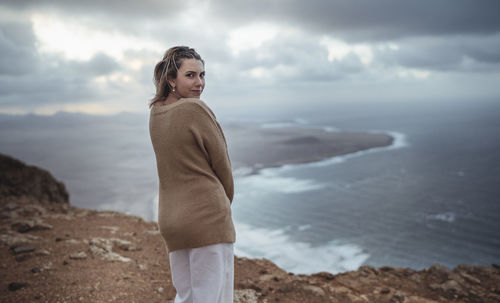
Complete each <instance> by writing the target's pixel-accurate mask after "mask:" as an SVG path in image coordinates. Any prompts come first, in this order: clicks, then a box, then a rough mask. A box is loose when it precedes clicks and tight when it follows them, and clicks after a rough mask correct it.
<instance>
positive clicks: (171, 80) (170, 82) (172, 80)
mask: <svg viewBox="0 0 500 303" xmlns="http://www.w3.org/2000/svg"><path fill="white" fill-rule="evenodd" d="M168 84H169V85H170V87H175V80H174V79H168Z"/></svg>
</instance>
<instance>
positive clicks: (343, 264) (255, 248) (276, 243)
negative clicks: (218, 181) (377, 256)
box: [234, 222, 370, 274]
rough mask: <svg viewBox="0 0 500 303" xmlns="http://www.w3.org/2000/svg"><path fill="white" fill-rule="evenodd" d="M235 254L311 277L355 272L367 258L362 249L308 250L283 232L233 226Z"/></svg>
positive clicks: (334, 244) (337, 244) (337, 245)
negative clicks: (316, 274) (270, 262)
mask: <svg viewBox="0 0 500 303" xmlns="http://www.w3.org/2000/svg"><path fill="white" fill-rule="evenodd" d="M235 226H236V237H237V240H236V243H235V246H234V247H235V254H236V255H237V256H239V257H248V258H266V259H269V260H271V261H272V262H274V263H275V264H276V265H278V266H279V267H281V268H283V269H285V270H286V271H289V272H293V273H300V274H312V273H316V272H321V271H327V272H330V273H333V274H335V273H339V272H345V271H349V270H356V269H358V268H359V267H360V266H361V265H362V264H363V263H364V262H365V261H366V260H367V259H368V258H369V257H370V255H369V254H367V253H366V252H365V251H364V250H363V249H362V248H360V247H359V246H357V245H354V244H350V243H342V242H341V241H335V240H334V241H330V242H328V243H326V244H324V245H320V246H312V245H311V244H309V243H305V242H296V241H293V240H291V239H290V236H289V235H287V234H286V231H285V229H278V230H270V229H266V228H256V227H254V226H250V225H248V224H244V223H239V222H236V224H235Z"/></svg>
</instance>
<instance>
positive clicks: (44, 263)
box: [0, 155, 500, 303]
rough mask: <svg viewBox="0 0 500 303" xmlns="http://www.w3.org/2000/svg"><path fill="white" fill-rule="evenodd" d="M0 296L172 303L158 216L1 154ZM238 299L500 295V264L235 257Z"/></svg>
mask: <svg viewBox="0 0 500 303" xmlns="http://www.w3.org/2000/svg"><path fill="white" fill-rule="evenodd" d="M0 181H1V183H0V260H1V261H0V269H1V270H0V277H1V279H0V301H1V302H172V300H173V298H174V296H175V289H174V288H173V286H172V283H171V280H170V269H169V264H168V257H167V255H166V251H165V247H164V243H163V240H162V239H161V237H160V234H159V232H158V229H157V224H156V223H154V222H146V221H144V220H142V219H141V218H140V217H136V216H129V215H124V214H121V213H118V212H111V211H95V210H90V209H82V208H77V207H74V206H71V205H70V204H69V203H68V193H67V192H66V190H65V188H64V184H62V183H61V182H58V181H56V180H55V179H54V178H53V177H52V176H51V175H50V173H48V172H47V171H45V170H42V169H39V168H36V167H34V166H26V165H25V164H23V163H22V162H20V161H18V160H16V159H13V158H11V157H7V156H2V155H0ZM235 302H301V303H303V302H311V303H314V302H400V303H403V302H405V303H411V302H415V303H417V302H422V303H430V302H500V267H499V266H498V265H492V266H469V265H459V266H457V267H456V268H455V269H453V270H450V269H448V268H445V267H443V266H441V265H433V266H432V267H430V268H426V269H423V270H420V271H417V270H412V269H409V268H393V267H381V268H374V267H369V266H363V267H360V268H359V269H358V270H356V271H350V272H345V273H340V274H336V275H333V274H330V273H326V272H321V273H317V274H313V275H298V274H293V273H288V272H286V271H284V270H282V269H280V268H279V267H277V266H276V265H274V264H273V263H272V262H270V261H268V260H265V259H247V258H239V257H236V258H235Z"/></svg>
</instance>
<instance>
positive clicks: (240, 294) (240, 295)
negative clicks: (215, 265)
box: [234, 289, 259, 303]
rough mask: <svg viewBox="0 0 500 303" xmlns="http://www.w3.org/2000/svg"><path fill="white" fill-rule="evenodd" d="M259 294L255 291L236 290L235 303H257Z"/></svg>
mask: <svg viewBox="0 0 500 303" xmlns="http://www.w3.org/2000/svg"><path fill="white" fill-rule="evenodd" d="M258 299H259V294H258V293H257V292H256V291H255V290H253V289H235V290H234V303H257V302H258Z"/></svg>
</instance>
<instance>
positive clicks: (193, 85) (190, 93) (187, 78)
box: [170, 59, 205, 98]
mask: <svg viewBox="0 0 500 303" xmlns="http://www.w3.org/2000/svg"><path fill="white" fill-rule="evenodd" d="M170 85H171V86H172V87H175V91H176V92H177V94H178V95H179V96H180V97H181V98H200V95H201V93H202V92H203V88H204V87H205V67H204V66H203V63H202V62H201V61H200V60H196V59H183V60H182V61H181V67H180V68H179V70H178V71H177V78H176V79H174V80H171V81H170Z"/></svg>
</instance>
